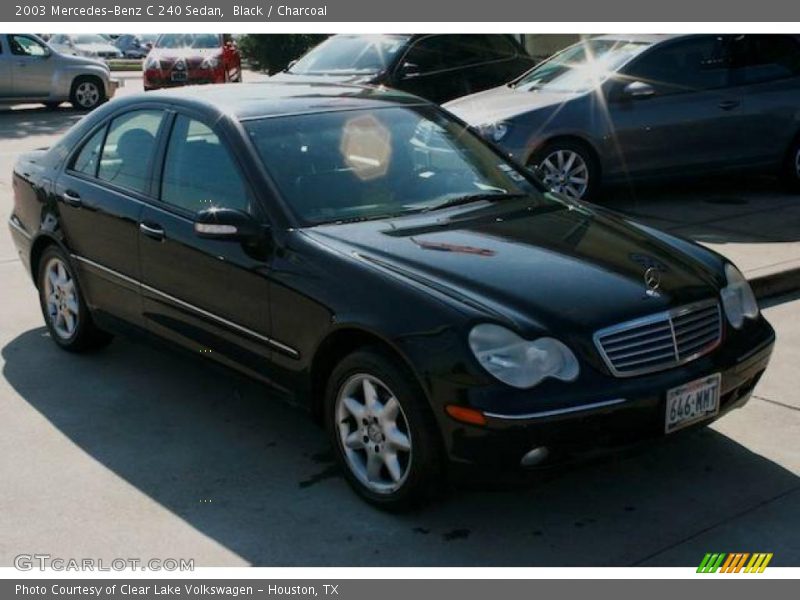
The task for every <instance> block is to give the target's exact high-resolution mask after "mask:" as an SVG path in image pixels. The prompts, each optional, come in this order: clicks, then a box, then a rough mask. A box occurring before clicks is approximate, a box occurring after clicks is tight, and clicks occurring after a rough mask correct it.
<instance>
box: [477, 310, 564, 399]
mask: <svg viewBox="0 0 800 600" xmlns="http://www.w3.org/2000/svg"><path fill="white" fill-rule="evenodd" d="M469 346H470V348H471V349H472V352H473V354H475V358H477V359H478V362H479V363H480V364H481V366H483V368H484V369H486V370H487V371H488V372H489V373H491V374H492V375H494V376H495V377H496V378H497V379H499V380H500V381H502V382H503V383H506V384H508V385H510V386H512V387H515V388H520V389H522V388H530V387H533V386H535V385H536V384H538V383H539V382H541V381H542V380H543V379H545V378H547V377H555V378H556V379H561V380H562V381H573V380H575V379H576V378H577V377H578V373H579V371H580V368H579V367H578V359H576V358H575V355H574V354H573V353H572V351H571V350H570V349H569V348H567V347H566V346H565V345H564V344H563V343H561V342H559V341H558V340H556V339H553V338H548V337H543V338H539V339H537V340H533V341H529V340H526V339H523V338H521V337H520V336H518V335H517V334H516V333H514V332H513V331H511V330H509V329H506V328H505V327H500V326H499V325H492V324H489V323H484V324H481V325H476V326H475V327H473V328H472V331H470V333H469Z"/></svg>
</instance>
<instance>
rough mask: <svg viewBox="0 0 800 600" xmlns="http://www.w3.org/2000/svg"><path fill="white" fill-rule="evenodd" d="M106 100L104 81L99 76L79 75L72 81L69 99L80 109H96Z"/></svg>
mask: <svg viewBox="0 0 800 600" xmlns="http://www.w3.org/2000/svg"><path fill="white" fill-rule="evenodd" d="M105 100H106V93H105V88H104V87H103V82H102V81H100V80H99V79H98V78H97V77H78V78H76V79H75V81H74V82H73V83H72V91H71V93H70V96H69V101H70V103H71V104H72V106H74V107H75V108H77V109H78V110H94V109H95V108H97V107H98V106H100V105H101V104H102V103H103V102H105Z"/></svg>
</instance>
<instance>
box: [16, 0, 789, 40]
mask: <svg viewBox="0 0 800 600" xmlns="http://www.w3.org/2000/svg"><path fill="white" fill-rule="evenodd" d="M0 19H2V21H4V22H59V21H60V22H87V21H96V22H112V21H116V22H144V23H159V22H173V23H174V22H181V21H190V22H226V21H228V22H231V21H234V22H249V23H259V22H314V21H316V22H331V23H335V22H365V21H380V22H408V21H423V22H570V21H572V22H714V23H719V22H745V23H746V22H787V21H798V20H800V4H798V3H796V2H789V1H787V0H759V1H758V2H754V1H753V0H748V1H747V2H745V1H743V0H733V1H728V2H726V1H723V0H671V1H670V2H643V1H642V0H602V1H597V0H580V1H573V2H561V3H558V2H522V1H520V0H492V1H491V2H486V1H478V0H438V2H430V1H429V0H404V1H403V2H398V1H396V0H290V1H289V2H287V3H277V2H265V1H263V0H253V1H250V2H248V1H244V2H242V3H237V2H231V1H230V0H202V1H197V2H195V1H170V0H160V1H159V0H33V1H29V0H17V1H16V2H15V1H14V0H12V1H11V2H3V3H2V4H0ZM653 33H657V32H653Z"/></svg>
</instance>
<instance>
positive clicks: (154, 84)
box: [144, 68, 225, 90]
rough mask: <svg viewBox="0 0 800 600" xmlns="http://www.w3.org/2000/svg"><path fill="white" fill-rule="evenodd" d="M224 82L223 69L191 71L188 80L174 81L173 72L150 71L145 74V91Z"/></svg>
mask: <svg viewBox="0 0 800 600" xmlns="http://www.w3.org/2000/svg"><path fill="white" fill-rule="evenodd" d="M224 82H225V70H224V69H222V68H217V69H189V70H188V71H187V72H186V79H181V80H175V79H173V77H172V71H171V70H166V69H148V70H147V71H145V73H144V89H145V90H157V89H162V88H171V87H181V86H184V85H198V84H209V83H224Z"/></svg>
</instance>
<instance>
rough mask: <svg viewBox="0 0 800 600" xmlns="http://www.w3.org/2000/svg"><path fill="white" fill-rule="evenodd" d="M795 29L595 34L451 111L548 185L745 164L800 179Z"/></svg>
mask: <svg viewBox="0 0 800 600" xmlns="http://www.w3.org/2000/svg"><path fill="white" fill-rule="evenodd" d="M798 107H800V41H799V40H798V37H797V36H793V35H680V36H674V35H673V36H600V37H597V38H592V39H588V40H585V41H582V42H580V43H578V44H575V45H574V46H571V47H569V48H567V49H566V50H564V51H562V52H560V53H559V54H556V55H555V56H553V57H552V58H551V59H549V60H547V61H545V62H543V63H541V64H540V65H538V66H537V67H535V68H534V69H533V70H531V71H530V72H528V73H526V74H524V75H523V76H522V77H519V78H518V79H515V80H514V81H512V82H511V83H509V84H507V85H503V86H500V87H497V88H494V89H491V90H488V91H485V92H483V93H480V94H475V95H471V96H467V97H464V98H460V99H458V100H455V101H453V102H450V103H448V104H447V105H446V108H447V109H448V110H450V111H452V112H453V113H455V114H456V115H457V116H459V117H461V118H462V119H464V120H465V121H467V122H468V123H470V124H472V125H474V126H476V127H477V128H478V129H480V130H481V131H482V132H483V133H484V135H485V136H486V137H487V138H489V139H490V140H492V141H494V142H495V143H497V144H499V145H500V146H502V147H503V148H504V149H506V150H507V151H509V152H510V153H511V154H512V155H513V156H514V157H516V158H517V159H518V160H519V161H521V162H523V163H524V164H527V165H530V166H532V167H535V168H537V169H538V170H539V172H540V174H541V176H542V178H543V179H544V181H545V183H547V185H549V186H550V187H551V188H552V189H554V190H556V191H558V192H562V193H564V194H567V195H568V196H572V197H575V198H591V197H592V196H593V194H594V193H595V192H596V191H597V189H598V186H599V185H600V183H602V182H615V181H629V180H633V179H648V178H651V179H652V178H661V177H670V178H674V177H684V176H696V175H705V174H710V173H714V172H721V171H735V172H741V171H744V170H753V171H764V172H774V173H779V174H780V175H781V176H782V177H783V178H784V179H785V181H786V182H787V183H788V184H789V185H790V186H792V187H794V188H795V189H797V188H800V111H798Z"/></svg>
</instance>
